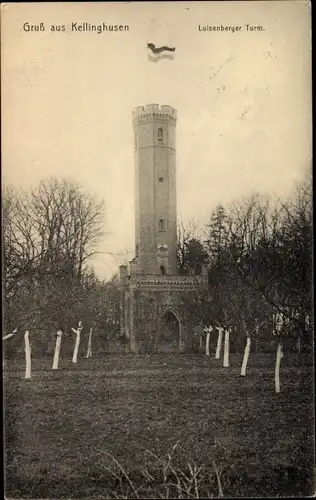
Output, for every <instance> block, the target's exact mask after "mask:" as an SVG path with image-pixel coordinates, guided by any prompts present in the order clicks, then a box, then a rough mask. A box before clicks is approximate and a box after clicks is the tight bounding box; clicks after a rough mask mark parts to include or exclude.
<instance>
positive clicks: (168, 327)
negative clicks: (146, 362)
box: [157, 307, 182, 353]
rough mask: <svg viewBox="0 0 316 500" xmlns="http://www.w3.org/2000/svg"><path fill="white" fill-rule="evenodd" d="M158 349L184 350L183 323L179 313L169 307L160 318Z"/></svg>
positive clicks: (163, 350)
mask: <svg viewBox="0 0 316 500" xmlns="http://www.w3.org/2000/svg"><path fill="white" fill-rule="evenodd" d="M157 350H158V351H159V352H170V353H171V352H181V351H182V324H181V320H180V316H179V313H178V312H177V311H176V310H175V309H174V308H173V307H167V308H166V309H165V310H164V312H163V314H162V315H161V316H160V318H159V322H158V338H157Z"/></svg>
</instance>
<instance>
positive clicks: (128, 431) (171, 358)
mask: <svg viewBox="0 0 316 500" xmlns="http://www.w3.org/2000/svg"><path fill="white" fill-rule="evenodd" d="M230 362H231V367H230V368H225V369H224V368H222V366H221V362H219V361H216V360H215V359H213V358H212V357H211V358H207V357H206V356H204V355H202V354H195V355H184V354H183V355H152V356H132V355H108V356H102V357H101V356H100V357H99V358H98V357H95V358H91V359H89V360H86V359H81V360H79V362H78V365H72V363H71V362H70V360H62V361H61V366H60V370H58V371H57V372H55V371H54V372H53V371H52V370H51V364H52V360H51V359H48V360H42V361H39V360H33V374H32V379H31V380H24V379H23V376H24V373H23V370H24V363H23V361H21V362H20V364H15V365H14V364H13V363H12V362H10V366H9V368H7V370H9V371H7V370H6V371H5V380H4V396H5V446H6V463H5V475H6V495H7V498H19V497H20V498H21V497H23V498H62V497H64V498H83V497H86V498H93V497H99V498H113V497H114V496H115V495H116V496H117V497H118V498H123V497H130V498H135V497H136V496H138V497H146V498H148V497H153V498H155V497H156V496H159V495H160V496H161V497H163V498H168V497H169V498H175V497H177V498H178V497H181V496H182V497H183V498H189V497H190V495H191V496H192V497H198V496H199V497H203V496H204V497H205V496H208V497H209V496H212V495H213V496H217V495H218V492H219V490H218V486H219V483H218V480H217V476H216V474H215V468H214V467H216V469H217V470H218V472H219V473H221V485H222V488H223V494H224V496H272V495H273V496H288V495H289V496H292V495H295V496H298V495H311V494H312V493H313V472H312V471H313V468H312V465H313V446H314V443H313V400H312V396H313V392H312V377H313V370H312V366H311V362H310V360H309V361H308V360H307V359H306V357H304V355H301V356H300V357H298V355H295V354H293V355H290V356H288V355H285V356H284V358H283V359H282V363H281V394H278V395H276V394H275V393H274V373H273V371H274V356H273V355H271V354H269V355H251V356H250V358H249V368H248V372H247V377H246V378H245V379H241V378H240V376H239V373H240V366H241V362H242V355H239V354H235V355H232V356H231V358H230ZM176 443H178V444H177V447H176V448H175V449H174V451H173V455H172V461H171V463H170V464H169V467H167V466H166V464H167V462H168V452H170V450H172V447H174V446H175V445H176ZM153 454H154V455H153ZM116 460H117V461H118V463H119V465H118V463H117V462H116ZM188 464H190V466H191V469H190V466H188ZM214 464H215V465H214ZM194 467H195V468H194ZM184 475H185V476H184ZM185 477H186V479H185ZM194 478H195V479H194ZM179 480H180V481H182V482H181V487H180V486H179V484H180V483H179ZM188 484H189V485H190V487H188V488H187V489H186V487H185V485H188ZM176 485H178V486H176ZM185 489H186V493H187V494H186V493H185ZM181 492H182V493H181Z"/></svg>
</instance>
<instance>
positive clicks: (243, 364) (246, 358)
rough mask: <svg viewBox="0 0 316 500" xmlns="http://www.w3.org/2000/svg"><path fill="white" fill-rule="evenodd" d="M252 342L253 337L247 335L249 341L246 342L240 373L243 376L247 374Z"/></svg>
mask: <svg viewBox="0 0 316 500" xmlns="http://www.w3.org/2000/svg"><path fill="white" fill-rule="evenodd" d="M250 344H251V339H250V337H247V343H246V347H245V352H244V359H243V362H242V367H241V373H240V375H241V376H242V377H245V376H246V370H247V364H248V357H249V352H250Z"/></svg>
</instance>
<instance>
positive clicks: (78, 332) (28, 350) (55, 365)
mask: <svg viewBox="0 0 316 500" xmlns="http://www.w3.org/2000/svg"><path fill="white" fill-rule="evenodd" d="M82 329H83V326H82V323H81V321H79V323H78V327H77V328H72V329H71V330H72V331H73V332H74V333H75V334H76V342H75V347H74V352H73V356H72V362H73V363H77V361H78V351H79V345H80V336H81V331H82ZM16 333H17V329H16V330H14V331H13V333H9V334H8V335H6V336H5V337H3V339H2V340H7V339H9V338H10V337H13V336H14V335H16ZM62 333H63V332H62V331H61V330H58V332H57V334H56V344H55V351H54V358H53V366H52V369H53V370H58V363H59V354H60V347H61V339H62ZM24 345H25V377H24V378H26V379H30V378H31V375H32V361H31V345H30V332H29V330H26V331H25V333H24ZM91 357H92V328H90V332H89V340H88V349H87V354H86V358H91Z"/></svg>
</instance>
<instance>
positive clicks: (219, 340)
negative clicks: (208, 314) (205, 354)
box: [215, 326, 224, 359]
mask: <svg viewBox="0 0 316 500" xmlns="http://www.w3.org/2000/svg"><path fill="white" fill-rule="evenodd" d="M216 329H217V330H218V338H217V347H216V354H215V359H220V357H221V348H222V340H223V330H224V328H223V327H222V326H219V327H216Z"/></svg>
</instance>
